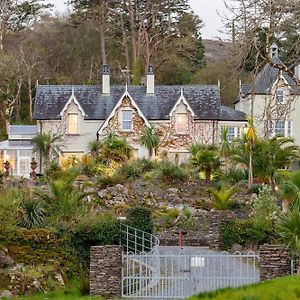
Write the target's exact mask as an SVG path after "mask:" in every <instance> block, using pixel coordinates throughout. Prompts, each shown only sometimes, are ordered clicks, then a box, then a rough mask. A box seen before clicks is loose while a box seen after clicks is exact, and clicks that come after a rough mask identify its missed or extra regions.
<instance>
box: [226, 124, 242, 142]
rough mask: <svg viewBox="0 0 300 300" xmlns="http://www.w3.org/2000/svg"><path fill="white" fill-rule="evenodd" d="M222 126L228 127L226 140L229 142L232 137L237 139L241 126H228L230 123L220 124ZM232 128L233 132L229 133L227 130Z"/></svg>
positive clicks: (239, 135)
mask: <svg viewBox="0 0 300 300" xmlns="http://www.w3.org/2000/svg"><path fill="white" fill-rule="evenodd" d="M222 127H225V128H227V129H228V135H227V138H228V141H229V142H232V141H233V140H234V139H238V138H240V137H241V133H242V127H239V126H230V125H225V126H222ZM232 129H233V134H230V135H229V131H230V130H232Z"/></svg>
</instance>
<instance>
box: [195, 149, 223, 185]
mask: <svg viewBox="0 0 300 300" xmlns="http://www.w3.org/2000/svg"><path fill="white" fill-rule="evenodd" d="M196 149H198V150H196ZM189 151H190V153H191V154H192V157H191V163H192V164H193V165H194V166H195V167H196V168H197V170H198V171H199V172H201V171H204V172H205V180H206V181H207V182H210V177H211V173H212V172H213V171H215V170H217V169H218V168H219V167H220V166H221V161H220V156H219V154H218V151H217V148H216V147H215V146H214V145H201V146H200V145H199V144H193V145H192V146H191V147H190V148H189Z"/></svg>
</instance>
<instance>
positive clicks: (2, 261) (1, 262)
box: [0, 250, 15, 268]
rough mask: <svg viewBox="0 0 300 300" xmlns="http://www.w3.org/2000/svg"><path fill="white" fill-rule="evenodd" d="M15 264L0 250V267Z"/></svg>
mask: <svg viewBox="0 0 300 300" xmlns="http://www.w3.org/2000/svg"><path fill="white" fill-rule="evenodd" d="M14 265H15V262H14V261H13V259H12V258H11V257H10V256H9V255H8V254H6V253H5V252H4V251H3V250H0V268H9V267H12V266H14Z"/></svg>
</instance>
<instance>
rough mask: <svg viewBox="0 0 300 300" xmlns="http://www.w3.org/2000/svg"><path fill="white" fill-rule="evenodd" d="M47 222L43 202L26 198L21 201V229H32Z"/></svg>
mask: <svg viewBox="0 0 300 300" xmlns="http://www.w3.org/2000/svg"><path fill="white" fill-rule="evenodd" d="M44 220H45V208H44V205H43V203H42V202H41V201H38V200H36V199H32V198H24V199H23V200H22V201H21V221H20V225H21V227H24V228H26V229H31V228H34V227H39V226H42V224H43V223H44Z"/></svg>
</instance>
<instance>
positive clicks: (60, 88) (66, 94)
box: [33, 85, 235, 120]
mask: <svg viewBox="0 0 300 300" xmlns="http://www.w3.org/2000/svg"><path fill="white" fill-rule="evenodd" d="M182 88H183V95H184V97H185V98H186V100H187V102H188V103H189V105H190V107H191V108H192V110H193V111H194V113H195V119H198V120H199V119H201V120H219V119H220V118H221V116H222V113H221V101H220V88H219V86H217V85H209V86H184V87H182V86H163V85H161V86H160V85H156V86H155V94H154V95H149V94H146V87H145V86H129V87H128V92H129V94H130V95H131V96H132V98H133V99H134V101H135V102H136V103H137V105H138V106H139V108H140V110H141V111H142V113H143V114H144V116H145V117H146V118H147V119H148V120H168V119H169V114H170V112H171V110H172V108H173V107H174V105H175V104H176V102H177V100H178V99H179V97H180V95H181V89H182ZM72 89H74V95H75V97H76V99H77V101H78V102H79V104H80V106H81V108H82V109H83V110H84V112H85V113H86V117H85V119H88V120H106V119H107V118H108V116H109V115H110V113H111V112H112V110H113V109H114V107H115V105H116V104H117V103H118V101H119V100H120V98H121V97H122V95H123V94H124V92H125V86H111V90H110V94H109V95H104V94H102V93H101V87H99V86H67V85H57V86H55V85H51V86H47V85H39V86H38V87H37V92H36V98H35V107H34V114H33V118H34V119H36V120H51V119H60V112H61V111H62V110H63V108H64V106H65V104H66V103H67V101H68V100H69V98H70V97H71V95H72ZM231 116H233V117H235V115H234V114H231Z"/></svg>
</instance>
